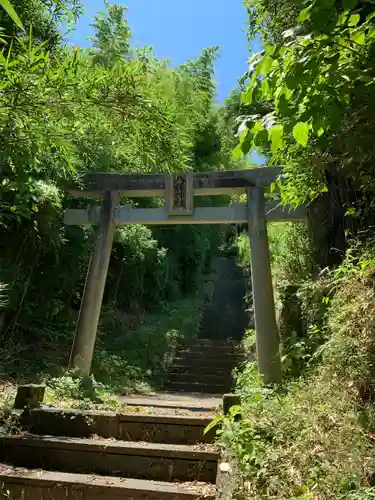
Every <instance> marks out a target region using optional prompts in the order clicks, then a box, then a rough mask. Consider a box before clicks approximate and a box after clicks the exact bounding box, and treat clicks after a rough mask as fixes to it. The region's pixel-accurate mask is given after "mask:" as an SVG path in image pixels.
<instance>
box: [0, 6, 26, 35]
mask: <svg viewBox="0 0 375 500" xmlns="http://www.w3.org/2000/svg"><path fill="white" fill-rule="evenodd" d="M0 5H1V7H2V8H3V9H4V10H5V11H6V13H7V14H8V16H9V17H10V18H11V19H12V20H13V22H15V23H16V24H17V26H18V27H19V28H21V30H23V31H25V28H24V27H23V24H22V22H21V19H20V18H19V17H18V16H17V14H16V11H15V10H14V9H13V6H12V4H11V3H10V2H9V0H0Z"/></svg>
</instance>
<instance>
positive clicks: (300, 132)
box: [293, 122, 309, 147]
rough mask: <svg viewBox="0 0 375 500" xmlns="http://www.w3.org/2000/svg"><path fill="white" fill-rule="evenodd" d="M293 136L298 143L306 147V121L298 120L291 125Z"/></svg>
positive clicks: (307, 136)
mask: <svg viewBox="0 0 375 500" xmlns="http://www.w3.org/2000/svg"><path fill="white" fill-rule="evenodd" d="M293 137H294V138H295V140H296V141H297V142H298V143H299V144H301V145H302V146H304V147H306V146H307V142H308V140H309V125H308V124H307V123H306V122H298V123H297V124H296V125H294V127H293Z"/></svg>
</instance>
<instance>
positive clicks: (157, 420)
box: [31, 407, 211, 426]
mask: <svg viewBox="0 0 375 500" xmlns="http://www.w3.org/2000/svg"><path fill="white" fill-rule="evenodd" d="M31 411H32V413H35V414H37V413H51V414H53V413H56V414H60V415H62V414H65V415H67V416H68V415H71V416H72V417H73V418H74V416H76V415H84V416H87V417H96V416H100V417H103V418H104V417H107V418H111V417H113V418H118V419H119V421H120V422H147V423H152V424H174V425H197V426H206V425H208V424H209V423H210V421H211V418H209V417H196V416H195V415H152V414H151V415H150V414H147V413H133V412H132V413H124V412H117V413H116V412H111V411H102V410H77V409H65V408H64V409H61V408H51V407H49V408H36V409H34V410H31Z"/></svg>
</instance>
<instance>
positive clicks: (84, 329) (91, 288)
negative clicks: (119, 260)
mask: <svg viewBox="0 0 375 500" xmlns="http://www.w3.org/2000/svg"><path fill="white" fill-rule="evenodd" d="M118 202H119V195H118V193H116V192H113V191H107V192H106V193H105V195H104V202H103V205H102V208H101V212H100V222H99V230H98V234H97V239H96V242H95V246H94V249H93V252H92V254H91V259H90V264H89V269H88V271H87V277H86V283H85V288H84V292H83V297H82V301H81V308H80V311H79V316H78V321H77V328H76V333H75V337H74V343H73V347H72V352H71V355H70V361H69V368H73V369H74V368H75V369H78V371H79V372H80V374H81V375H83V376H89V375H90V370H91V363H92V358H93V354H94V346H95V340H96V332H97V329H98V324H99V317H100V311H101V308H102V301H103V294H104V288H105V283H106V280H107V274H108V266H109V260H110V258H111V250H112V245H113V237H114V234H115V230H116V225H115V223H114V215H115V210H116V207H117V205H118Z"/></svg>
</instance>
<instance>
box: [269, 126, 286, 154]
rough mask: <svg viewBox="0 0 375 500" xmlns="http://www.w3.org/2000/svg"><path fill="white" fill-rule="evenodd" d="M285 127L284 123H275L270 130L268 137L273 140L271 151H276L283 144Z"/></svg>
mask: <svg viewBox="0 0 375 500" xmlns="http://www.w3.org/2000/svg"><path fill="white" fill-rule="evenodd" d="M283 133H284V127H283V126H282V125H274V126H273V127H271V128H270V129H269V131H268V137H269V139H270V141H271V152H272V153H276V151H277V150H278V149H279V148H281V146H282V145H283Z"/></svg>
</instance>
